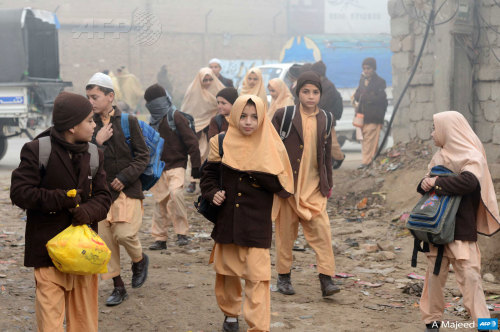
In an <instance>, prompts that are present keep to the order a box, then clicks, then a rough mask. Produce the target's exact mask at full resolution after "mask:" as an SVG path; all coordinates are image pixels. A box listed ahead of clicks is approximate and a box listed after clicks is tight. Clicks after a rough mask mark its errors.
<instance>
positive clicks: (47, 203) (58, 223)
mask: <svg viewBox="0 0 500 332" xmlns="http://www.w3.org/2000/svg"><path fill="white" fill-rule="evenodd" d="M103 163H104V162H103V153H102V151H99V168H98V170H97V173H96V174H95V176H94V178H93V179H92V177H91V173H90V154H89V153H88V152H86V153H84V154H83V156H82V158H81V161H80V165H79V167H75V166H74V165H73V164H72V160H71V159H70V157H69V153H68V151H67V150H66V149H65V148H64V147H62V146H61V145H59V144H58V143H56V142H54V141H52V150H51V154H50V157H49V161H48V164H47V169H46V170H45V171H41V170H40V168H39V165H38V140H33V141H31V142H28V143H26V144H25V145H24V146H23V148H22V150H21V163H20V164H19V167H18V168H16V169H15V170H14V171H13V172H12V179H11V188H10V198H11V200H12V203H14V204H15V205H17V206H19V207H20V208H22V209H25V210H26V215H27V220H26V235H25V243H26V244H25V248H24V265H25V266H32V267H35V268H37V267H44V266H54V265H53V263H52V260H51V259H50V257H49V254H48V253H47V248H46V247H45V244H46V243H47V241H49V240H50V239H52V238H53V237H54V236H56V235H57V234H59V233H60V232H61V231H63V230H64V229H65V228H67V227H68V226H69V225H71V213H70V212H69V211H68V210H67V208H64V204H65V203H64V201H65V200H66V192H67V191H68V190H70V189H81V190H82V193H81V197H82V202H81V203H80V208H84V209H85V211H86V212H87V214H88V215H89V217H90V220H91V221H92V224H91V225H90V226H91V227H92V228H93V229H94V230H95V231H96V232H97V224H98V222H99V221H100V220H103V219H105V218H106V214H107V213H108V210H109V207H110V205H111V194H110V192H109V190H108V186H107V184H106V173H105V172H104V168H103ZM78 169H79V171H78Z"/></svg>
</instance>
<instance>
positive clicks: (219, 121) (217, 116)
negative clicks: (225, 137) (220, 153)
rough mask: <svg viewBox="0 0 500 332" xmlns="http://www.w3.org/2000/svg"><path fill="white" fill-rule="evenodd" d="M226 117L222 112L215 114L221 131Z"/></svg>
mask: <svg viewBox="0 0 500 332" xmlns="http://www.w3.org/2000/svg"><path fill="white" fill-rule="evenodd" d="M223 118H224V115H222V114H217V115H216V116H215V123H216V124H217V129H218V130H219V133H220V132H221V130H222V119H223Z"/></svg>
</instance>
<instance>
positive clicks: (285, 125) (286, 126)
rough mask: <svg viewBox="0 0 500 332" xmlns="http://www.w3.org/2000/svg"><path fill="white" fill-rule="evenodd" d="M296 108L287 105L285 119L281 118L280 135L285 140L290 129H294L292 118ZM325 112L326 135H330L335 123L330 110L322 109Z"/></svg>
mask: <svg viewBox="0 0 500 332" xmlns="http://www.w3.org/2000/svg"><path fill="white" fill-rule="evenodd" d="M295 110H296V106H295V105H293V106H287V107H286V108H285V112H284V114H283V119H282V120H281V126H280V131H279V133H278V134H279V135H280V137H281V140H282V141H283V140H284V139H285V138H287V137H288V135H290V131H291V130H292V120H293V118H294V117H295ZM320 110H321V112H323V114H325V117H326V128H325V129H326V137H328V136H330V133H331V132H332V125H333V116H332V114H331V113H330V112H325V111H324V110H322V109H320Z"/></svg>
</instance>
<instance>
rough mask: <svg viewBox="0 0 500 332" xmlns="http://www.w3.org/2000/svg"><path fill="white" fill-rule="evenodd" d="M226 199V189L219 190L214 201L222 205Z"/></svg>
mask: <svg viewBox="0 0 500 332" xmlns="http://www.w3.org/2000/svg"><path fill="white" fill-rule="evenodd" d="M225 200H226V191H225V190H219V191H218V192H216V193H215V195H214V199H213V203H214V204H215V205H217V206H221V204H222V203H223V202H224V201H225Z"/></svg>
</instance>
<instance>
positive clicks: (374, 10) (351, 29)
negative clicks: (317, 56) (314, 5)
mask: <svg viewBox="0 0 500 332" xmlns="http://www.w3.org/2000/svg"><path fill="white" fill-rule="evenodd" d="M387 2H388V0H325V12H324V13H325V33H327V34H330V33H332V34H364V33H369V34H379V33H384V34H385V33H387V34H390V33H391V27H390V22H391V18H390V16H389V13H388V11H387Z"/></svg>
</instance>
